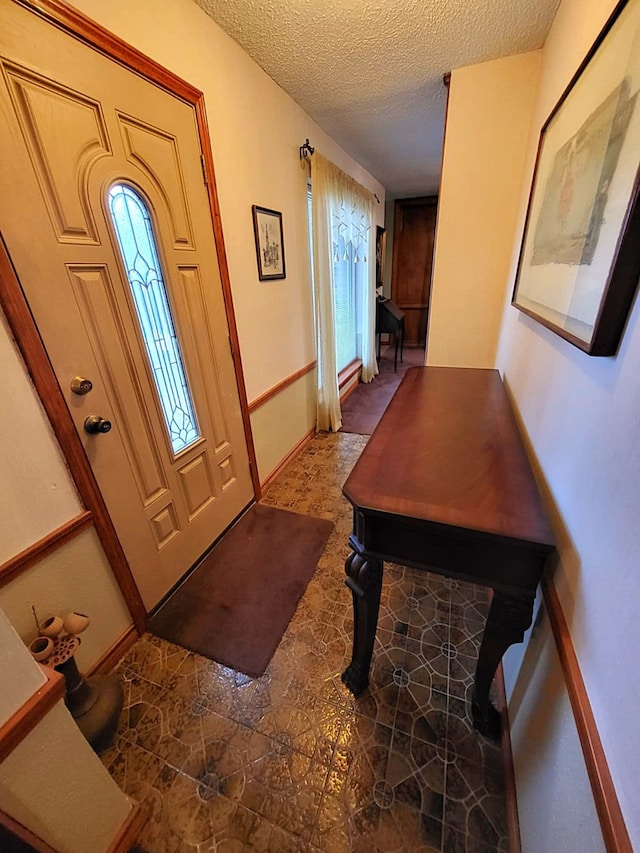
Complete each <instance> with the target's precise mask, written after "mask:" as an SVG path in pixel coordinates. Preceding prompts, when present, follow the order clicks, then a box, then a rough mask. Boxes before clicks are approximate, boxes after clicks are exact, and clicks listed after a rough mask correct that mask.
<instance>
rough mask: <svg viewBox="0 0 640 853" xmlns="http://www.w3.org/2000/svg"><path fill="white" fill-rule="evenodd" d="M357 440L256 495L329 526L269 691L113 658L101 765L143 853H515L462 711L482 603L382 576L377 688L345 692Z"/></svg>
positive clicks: (235, 675) (180, 656) (479, 596)
mask: <svg viewBox="0 0 640 853" xmlns="http://www.w3.org/2000/svg"><path fill="white" fill-rule="evenodd" d="M367 440H368V437H367V436H360V435H351V434H348V433H338V434H337V435H333V434H326V433H324V434H319V435H318V436H317V437H316V438H314V439H313V441H312V442H311V443H310V444H309V445H308V446H307V448H306V449H305V451H304V452H303V453H302V454H301V455H300V456H298V457H297V459H295V460H294V461H293V462H292V463H290V465H289V466H288V467H287V469H286V470H285V471H284V472H283V473H282V475H281V476H280V477H279V478H278V480H277V481H276V482H275V483H274V484H273V486H272V487H271V489H270V490H269V492H268V493H267V495H266V496H265V498H264V502H265V503H267V504H271V505H273V506H277V507H280V508H282V509H290V510H292V511H295V512H302V513H310V514H313V515H317V516H322V517H324V518H329V519H331V520H332V521H333V522H334V524H335V528H334V531H333V533H332V535H331V537H330V539H329V542H328V544H327V547H326V549H325V552H324V554H323V556H322V558H321V560H320V563H319V566H318V569H317V572H316V574H315V576H314V577H313V579H312V580H311V582H310V584H309V586H308V588H307V591H306V593H305V595H304V597H303V599H302V601H301V602H300V605H299V607H298V610H297V612H296V614H295V616H294V618H293V620H292V621H291V624H290V625H289V627H288V629H287V631H286V633H285V635H284V637H283V639H282V642H281V643H280V646H279V648H278V650H277V651H276V653H275V655H274V657H273V659H272V660H271V663H270V664H269V667H268V669H267V671H266V673H265V674H264V675H263V676H262V677H261V678H257V679H252V678H249V677H247V676H245V675H243V674H242V673H239V672H235V671H233V670H230V669H228V668H226V667H224V666H222V665H220V664H217V663H214V662H212V661H210V660H207V659H205V658H202V657H200V656H198V655H195V654H192V653H190V652H187V651H185V650H184V649H182V648H180V647H179V646H175V645H172V644H171V643H168V642H166V641H164V640H160V639H157V638H155V637H153V636H151V635H149V634H147V635H145V636H144V637H142V638H141V639H140V640H139V641H138V642H137V643H136V644H135V646H134V647H133V648H132V649H131V650H130V651H129V653H128V654H127V655H126V656H125V658H124V659H123V660H122V661H121V662H120V664H119V667H118V670H119V672H120V674H121V677H122V679H123V682H124V687H125V708H124V710H123V713H122V718H121V721H120V726H119V730H118V733H117V736H116V739H115V741H114V743H113V745H112V746H111V747H110V748H109V749H107V750H106V751H105V752H104V753H103V754H102V761H103V763H104V764H105V766H106V767H107V768H108V769H109V771H110V773H111V774H112V775H113V777H114V778H115V779H116V781H117V782H118V783H119V785H121V787H122V788H123V790H124V791H125V792H126V793H127V794H129V795H130V796H132V797H134V798H136V799H137V800H139V801H143V802H144V803H145V804H146V806H147V808H148V809H149V811H150V813H151V819H150V821H149V823H148V824H147V828H146V830H145V833H144V835H143V837H142V838H141V839H140V847H139V848H137V849H138V850H140V851H142V850H144V851H146V853H165V851H166V853H178V851H180V853H182V851H185V853H186V851H189V852H190V853H196V851H197V853H214V851H216V853H218V851H219V853H232V852H233V851H241V850H255V851H273V853H288V851H327V853H333V851H336V853H338V851H362V853H365V851H366V853H369V851H385V853H396V851H397V853H400V851H421V853H433V851H446V853H490V851H508V840H507V825H506V810H505V783H504V772H503V760H502V754H501V751H500V748H499V747H498V746H497V745H494V744H493V743H491V742H489V741H487V740H485V739H484V738H482V737H481V736H479V735H478V734H476V732H475V731H474V730H473V728H472V726H471V721H470V718H469V714H468V710H467V707H468V706H467V700H468V698H469V690H470V687H471V682H472V675H473V672H474V668H475V659H476V656H477V652H478V649H479V639H480V637H481V634H482V630H483V626H484V618H485V615H486V611H487V607H488V605H487V596H486V591H485V590H483V589H481V588H476V587H473V586H471V585H468V584H462V583H460V582H457V581H450V580H447V579H445V578H442V577H439V576H437V575H433V574H430V573H426V572H418V571H415V570H413V569H409V568H405V567H402V566H396V565H391V564H389V565H386V566H385V580H384V584H383V596H382V603H381V610H380V621H379V626H378V633H377V638H376V648H375V651H374V660H373V665H372V671H371V687H370V690H369V691H368V692H367V693H366V694H365V695H364V696H363V697H361V698H360V699H354V697H353V696H352V695H351V694H350V693H349V691H347V690H346V689H345V688H344V686H343V685H342V683H341V681H340V673H341V672H342V670H343V669H344V668H345V666H346V664H347V663H348V661H349V656H350V649H351V630H352V619H351V594H350V593H349V591H348V590H347V588H346V587H345V585H344V560H345V558H346V556H347V553H348V545H347V538H348V535H349V533H350V529H351V513H350V507H349V505H348V503H347V502H346V501H345V499H344V498H343V497H342V494H341V488H342V485H343V483H344V481H345V480H346V478H347V475H348V473H349V471H350V470H351V468H352V466H353V464H354V463H355V461H356V460H357V458H358V456H359V454H360V453H361V451H362V450H363V448H364V447H365V445H366V442H367ZM256 570H259V567H256Z"/></svg>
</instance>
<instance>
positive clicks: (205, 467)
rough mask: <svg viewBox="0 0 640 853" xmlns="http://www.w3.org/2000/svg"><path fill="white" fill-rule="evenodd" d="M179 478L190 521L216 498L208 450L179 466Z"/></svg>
mask: <svg viewBox="0 0 640 853" xmlns="http://www.w3.org/2000/svg"><path fill="white" fill-rule="evenodd" d="M178 478H179V480H180V486H181V488H182V494H183V497H184V502H185V504H186V506H187V511H188V514H189V521H192V520H193V519H194V518H195V517H196V515H198V513H199V512H202V510H203V509H205V507H207V506H208V505H209V504H210V503H211V501H213V500H215V499H216V488H215V483H214V478H213V472H212V471H211V466H210V464H209V458H208V454H207V451H206V450H205V451H203V452H202V453H201V454H200V455H199V456H196V458H195V459H191V460H190V461H189V462H187V464H186V465H183V466H182V467H181V468H178Z"/></svg>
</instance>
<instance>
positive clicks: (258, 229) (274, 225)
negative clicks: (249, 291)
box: [251, 204, 286, 281]
mask: <svg viewBox="0 0 640 853" xmlns="http://www.w3.org/2000/svg"><path fill="white" fill-rule="evenodd" d="M251 209H252V211H253V231H254V235H255V239H256V255H257V259H258V277H259V278H260V281H267V280H269V279H274V278H286V269H285V265H284V240H283V237H282V214H281V213H279V212H278V211H277V210H269V208H267V207H258V206H257V205H255V204H254V205H253V206H252V208H251Z"/></svg>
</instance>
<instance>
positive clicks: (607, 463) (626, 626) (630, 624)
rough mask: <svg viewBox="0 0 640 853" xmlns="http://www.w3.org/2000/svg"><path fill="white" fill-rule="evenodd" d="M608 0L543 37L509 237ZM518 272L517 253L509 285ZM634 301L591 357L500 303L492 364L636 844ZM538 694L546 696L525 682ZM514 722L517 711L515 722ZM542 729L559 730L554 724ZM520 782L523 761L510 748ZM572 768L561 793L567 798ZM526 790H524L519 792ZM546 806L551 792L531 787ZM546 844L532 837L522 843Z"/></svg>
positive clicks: (639, 535)
mask: <svg viewBox="0 0 640 853" xmlns="http://www.w3.org/2000/svg"><path fill="white" fill-rule="evenodd" d="M615 5H616V4H615V0H563V2H562V3H561V5H560V7H559V10H558V13H557V15H556V19H555V22H554V24H553V27H552V29H551V32H550V34H549V37H548V39H547V42H546V45H545V48H544V51H543V57H542V65H541V75H540V87H539V93H538V98H537V102H536V105H535V108H534V113H533V123H532V131H531V135H530V139H529V143H528V150H529V153H528V158H527V163H526V168H525V181H524V186H523V192H522V196H521V199H520V205H519V212H518V228H517V234H516V241H515V246H517V245H518V244H519V242H520V239H521V233H522V227H523V222H524V216H525V211H526V203H527V199H528V191H529V186H530V183H531V176H532V173H533V165H534V159H535V151H536V147H537V141H538V136H539V131H540V128H541V126H542V124H543V122H544V121H545V119H546V117H547V116H548V114H549V112H550V111H551V109H552V108H553V106H554V105H555V103H556V101H557V100H558V98H559V97H560V95H561V94H562V92H563V90H564V88H565V87H566V85H567V83H568V82H569V80H570V79H571V77H572V76H573V74H574V73H575V71H576V69H577V68H578V66H579V65H580V63H581V61H582V59H583V58H584V56H585V55H586V53H587V51H588V50H589V48H590V46H591V44H592V43H593V41H594V40H595V38H596V37H597V35H598V33H599V31H600V29H601V28H602V26H603V24H604V23H605V21H606V20H607V18H608V16H609V15H610V14H611V12H612V10H613V8H614V6H615ZM514 277H515V253H512V267H511V273H510V276H509V278H510V282H513V280H514ZM639 363H640V308H639V306H638V302H637V300H636V304H635V307H634V308H633V310H632V311H631V314H630V317H629V321H628V323H627V328H626V331H625V334H624V338H623V340H622V344H621V347H620V350H619V352H618V355H617V356H616V357H611V358H591V357H589V356H587V355H585V354H584V353H582V352H581V351H580V350H578V349H576V348H575V347H572V346H571V345H570V344H568V343H567V342H565V341H563V340H562V339H561V338H559V337H558V336H557V335H554V334H553V333H552V332H550V331H548V330H546V329H544V328H543V327H542V326H541V325H540V324H539V323H536V322H535V321H533V320H531V319H529V318H527V317H525V316H524V315H522V314H521V313H520V312H518V311H517V310H516V309H515V308H512V307H511V306H510V305H509V304H508V303H506V302H505V305H504V315H503V326H502V335H501V340H500V348H499V352H498V359H497V364H498V367H499V368H500V370H501V371H502V372H503V374H504V379H505V381H506V383H507V385H508V387H509V389H510V392H511V394H512V396H513V399H514V402H515V405H516V407H517V409H518V411H519V413H520V416H521V418H522V421H523V423H524V427H525V430H526V432H527V434H528V438H529V440H530V442H531V445H532V448H533V452H534V454H535V456H536V458H537V462H538V464H539V466H540V469H541V471H542V476H543V477H544V480H545V482H546V488H547V489H548V491H549V494H550V497H551V500H552V501H553V505H554V515H555V518H556V529H557V532H558V538H559V551H560V564H559V566H558V570H557V572H556V574H555V583H556V586H557V589H558V593H559V596H560V599H561V603H562V608H563V611H564V613H565V616H566V619H567V622H568V624H569V628H570V631H571V636H572V639H573V644H574V646H575V650H576V654H577V657H578V662H579V665H580V669H581V671H582V676H583V678H584V681H585V685H586V689H587V692H588V695H589V699H590V702H591V706H592V708H593V712H594V715H595V719H596V723H597V726H598V729H599V732H600V737H601V738H602V742H603V746H604V749H605V753H606V756H607V760H608V762H609V767H610V770H611V773H612V776H613V781H614V784H615V787H616V790H617V794H618V798H619V800H620V805H621V807H622V811H623V814H624V817H625V821H626V824H627V829H628V831H629V834H630V835H631V840H632V844H633V845H634V847H637V848H639V849H640V809H639V808H638V794H637V780H636V775H637V771H636V768H637V766H638V764H639V762H640V741H639V740H638V738H637V737H635V736H634V735H632V734H631V733H632V732H636V731H637V718H638V697H639V696H640V667H639V665H638V655H637V649H638V647H639V646H640V620H638V613H637V602H638V597H639V592H640V579H639V576H638V565H640V526H639V525H638V520H637V507H638V505H640V477H639V476H638V472H639V471H640V419H639V418H638V412H639V411H640V374H639V373H638V364H639ZM529 689H530V690H531V691H533V694H534V696H535V697H536V698H537V701H538V702H539V703H541V704H542V703H545V702H547V701H548V699H547V696H546V695H545V693H544V692H540V691H539V688H538V687H537V686H536V685H535V684H532V685H531V686H530V687H529ZM515 722H516V724H517V720H516V721H515ZM549 737H550V738H552V739H554V740H555V739H558V738H560V737H561V735H560V729H559V728H558V727H554V728H553V729H552V731H550V732H549ZM514 757H515V761H516V771H517V772H518V771H519V766H520V772H518V780H519V783H521V784H522V785H524V784H525V783H524V777H525V774H526V766H525V767H522V766H521V765H520V754H519V752H518V751H516V752H515V756H514ZM570 785H571V781H570V776H569V778H568V780H567V782H566V783H565V788H564V789H561V790H562V794H560V791H556V792H555V795H556V796H569V789H570ZM522 790H524V789H522ZM526 790H527V791H528V794H527V796H529V797H536V800H537V801H536V803H535V804H534V807H535V808H537V810H538V813H543V812H544V809H545V808H546V806H547V804H548V803H549V800H550V797H551V796H552V792H551V791H550V790H547V789H545V788H542V787H541V788H540V789H538V790H537V792H534V791H533V790H532V789H531V788H530V787H528V788H527V789H526ZM526 849H528V850H542V847H536V845H535V843H534V842H533V840H531V839H530V844H529V846H528V847H526V848H525V850H526Z"/></svg>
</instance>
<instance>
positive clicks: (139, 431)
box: [67, 264, 167, 505]
mask: <svg viewBox="0 0 640 853" xmlns="http://www.w3.org/2000/svg"><path fill="white" fill-rule="evenodd" d="M67 269H68V270H69V275H70V277H71V280H72V283H73V290H74V293H75V297H76V301H77V303H78V307H79V309H80V315H81V316H82V318H83V322H84V324H85V328H86V329H87V334H88V337H89V339H90V340H91V341H92V343H93V354H94V358H95V359H96V362H97V363H98V365H99V370H100V373H101V374H102V376H104V377H105V380H106V383H107V387H106V388H105V392H106V395H107V396H108V397H109V404H110V406H111V408H112V409H113V412H114V423H115V427H116V429H119V430H120V433H121V437H122V441H123V443H124V445H125V448H126V450H127V456H128V458H129V463H130V466H131V470H132V472H133V474H134V477H135V480H136V485H137V488H138V493H139V495H140V498H141V499H142V501H143V503H144V504H145V505H148V504H150V503H152V502H153V501H155V500H156V499H157V498H159V497H161V496H162V495H163V494H164V493H165V492H166V491H167V482H166V479H165V477H164V474H163V470H162V460H161V458H160V448H159V447H158V446H157V444H156V443H155V441H153V432H154V429H153V425H152V424H151V422H150V420H149V419H150V415H151V411H152V407H153V405H154V401H153V400H148V399H145V395H144V392H143V390H142V388H141V386H140V381H139V379H138V371H137V370H136V366H135V364H134V361H133V354H132V353H131V351H130V349H129V345H128V339H127V335H126V334H125V333H124V331H123V329H122V318H121V317H120V311H119V307H118V305H117V300H116V297H115V293H114V290H113V284H112V282H111V278H110V276H109V271H108V269H107V267H106V266H104V265H101V266H96V267H80V266H76V265H72V264H69V265H68V266H67ZM98 318H99V319H98ZM105 350H110V351H112V352H113V355H112V359H113V358H115V357H116V355H120V356H121V358H120V361H121V365H120V370H118V377H119V378H118V380H117V381H116V377H115V376H114V375H113V372H112V370H111V368H110V366H109V364H107V363H105V360H104V359H103V358H102V352H103V351H105ZM123 376H126V377H127V380H128V381H124V382H123V380H122V377H123ZM94 385H95V383H94ZM94 390H95V389H94ZM155 426H156V428H157V426H158V419H156V424H155ZM133 435H135V436H137V437H138V440H137V441H136V443H135V444H134V443H133V442H132V441H130V436H133ZM144 439H147V440H146V441H145V440H144ZM87 441H90V439H87Z"/></svg>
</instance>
